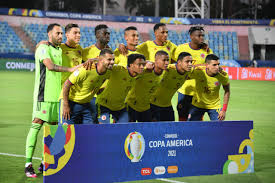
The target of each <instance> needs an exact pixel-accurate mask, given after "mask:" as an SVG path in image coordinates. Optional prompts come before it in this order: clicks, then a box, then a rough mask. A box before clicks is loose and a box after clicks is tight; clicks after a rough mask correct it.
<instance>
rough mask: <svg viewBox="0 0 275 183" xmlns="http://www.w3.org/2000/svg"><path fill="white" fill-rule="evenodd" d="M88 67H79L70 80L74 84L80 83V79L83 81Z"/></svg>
mask: <svg viewBox="0 0 275 183" xmlns="http://www.w3.org/2000/svg"><path fill="white" fill-rule="evenodd" d="M86 73H87V71H86V69H84V68H79V69H77V70H75V71H74V72H73V73H72V74H71V75H70V77H69V81H70V82H71V83H72V84H75V83H78V82H79V81H83V80H84V79H85V78H86Z"/></svg>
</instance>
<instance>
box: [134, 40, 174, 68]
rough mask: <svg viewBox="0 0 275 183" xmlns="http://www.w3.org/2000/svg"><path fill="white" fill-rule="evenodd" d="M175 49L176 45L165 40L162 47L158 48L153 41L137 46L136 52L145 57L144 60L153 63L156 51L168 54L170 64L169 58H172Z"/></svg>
mask: <svg viewBox="0 0 275 183" xmlns="http://www.w3.org/2000/svg"><path fill="white" fill-rule="evenodd" d="M176 48H177V45H175V44H174V43H172V42H171V41H170V40H167V42H166V43H165V44H164V45H163V46H158V45H157V44H156V43H155V42H154V41H146V42H143V43H142V44H140V45H138V46H137V49H138V51H139V52H140V53H142V54H143V55H144V56H145V58H146V60H150V61H151V62H155V55H156V52H157V51H160V50H163V51H166V52H167V53H168V54H169V62H170V63H171V58H174V54H175V50H176Z"/></svg>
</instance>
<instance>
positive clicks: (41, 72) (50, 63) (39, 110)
mask: <svg viewBox="0 0 275 183" xmlns="http://www.w3.org/2000/svg"><path fill="white" fill-rule="evenodd" d="M47 33H48V41H49V45H45V44H41V45H39V46H38V48H37V49H36V51H35V85H34V96H33V115H32V119H33V121H32V126H31V128H30V131H29V133H28V136H27V140H26V164H25V173H26V176H27V177H37V176H36V174H35V172H34V169H33V167H32V156H33V153H34V149H35V145H36V141H37V135H38V133H39V131H40V129H41V127H42V125H43V123H44V122H48V123H49V124H56V123H57V122H58V108H59V105H58V97H59V95H60V92H61V73H60V72H73V71H74V70H76V69H77V68H78V67H79V66H76V67H73V68H68V67H62V66H61V65H62V50H61V48H60V47H59V45H60V44H61V42H62V35H63V31H62V28H61V26H60V25H59V24H50V25H49V26H48V28H47ZM41 168H43V164H41V165H40V170H41V171H42V170H43V169H41Z"/></svg>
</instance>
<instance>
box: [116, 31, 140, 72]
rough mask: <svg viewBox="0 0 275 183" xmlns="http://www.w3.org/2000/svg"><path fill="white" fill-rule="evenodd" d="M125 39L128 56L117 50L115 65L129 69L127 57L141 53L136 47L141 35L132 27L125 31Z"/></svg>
mask: <svg viewBox="0 0 275 183" xmlns="http://www.w3.org/2000/svg"><path fill="white" fill-rule="evenodd" d="M124 39H125V40H126V42H127V45H126V49H127V50H128V52H127V55H124V54H122V53H121V52H120V51H119V49H118V48H116V49H115V51H114V54H115V64H118V65H122V66H124V67H127V56H128V55H130V54H133V53H139V51H138V50H137V48H136V46H137V45H138V41H139V34H138V31H137V28H136V27H133V26H130V27H127V28H126V29H125V30H124Z"/></svg>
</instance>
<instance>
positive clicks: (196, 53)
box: [175, 26, 213, 121]
mask: <svg viewBox="0 0 275 183" xmlns="http://www.w3.org/2000/svg"><path fill="white" fill-rule="evenodd" d="M189 35H190V38H191V42H189V43H184V44H181V45H179V46H178V47H177V49H176V51H175V56H176V58H177V57H178V55H179V54H180V53H181V52H188V53H190V54H191V55H192V58H193V60H194V61H193V65H201V64H204V63H205V58H206V56H207V55H208V54H211V53H213V52H212V50H211V49H210V48H207V45H206V44H205V43H204V29H203V27H201V26H194V27H190V29H189ZM194 88H195V81H194V80H187V81H186V82H185V83H184V84H183V86H182V87H181V88H180V89H179V90H178V105H177V109H178V115H179V121H186V120H187V116H188V113H189V110H190V107H191V102H192V97H193V96H194V93H195V90H194Z"/></svg>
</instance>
